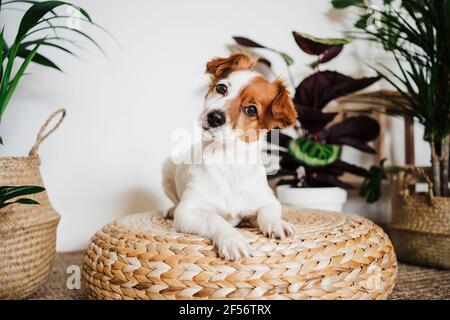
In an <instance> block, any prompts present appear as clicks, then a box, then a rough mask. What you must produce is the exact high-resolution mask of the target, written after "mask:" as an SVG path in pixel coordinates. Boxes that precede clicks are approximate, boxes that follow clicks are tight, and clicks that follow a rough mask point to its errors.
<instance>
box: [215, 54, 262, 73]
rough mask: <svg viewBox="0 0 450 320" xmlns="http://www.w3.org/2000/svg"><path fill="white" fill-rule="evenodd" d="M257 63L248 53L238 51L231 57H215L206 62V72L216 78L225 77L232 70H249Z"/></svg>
mask: <svg viewBox="0 0 450 320" xmlns="http://www.w3.org/2000/svg"><path fill="white" fill-rule="evenodd" d="M255 63H256V59H255V58H254V57H252V56H250V55H248V54H246V53H243V52H237V53H233V54H232V55H230V56H229V57H225V58H214V59H212V60H210V61H209V62H208V63H207V64H206V73H209V74H210V75H212V76H213V77H214V78H224V77H226V76H228V75H229V74H230V73H231V72H232V71H238V70H249V69H251V68H252V67H253V66H254V65H255Z"/></svg>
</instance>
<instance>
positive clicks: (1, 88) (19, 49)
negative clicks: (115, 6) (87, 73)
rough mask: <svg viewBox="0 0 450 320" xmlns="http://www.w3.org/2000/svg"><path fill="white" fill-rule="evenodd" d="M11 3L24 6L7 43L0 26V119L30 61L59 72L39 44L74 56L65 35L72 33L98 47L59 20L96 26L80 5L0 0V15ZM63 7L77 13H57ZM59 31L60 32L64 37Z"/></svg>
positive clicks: (29, 0)
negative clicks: (18, 22) (76, 20)
mask: <svg viewBox="0 0 450 320" xmlns="http://www.w3.org/2000/svg"><path fill="white" fill-rule="evenodd" d="M13 5H26V6H28V9H27V10H26V11H25V13H24V14H23V16H22V19H21V21H20V24H19V27H18V30H17V33H16V35H15V37H14V39H13V40H12V42H11V43H8V41H7V40H6V39H5V37H4V35H5V32H4V31H5V26H4V25H0V121H1V119H2V115H3V114H4V112H5V110H6V107H7V106H8V103H9V102H10V100H11V98H12V96H13V94H14V92H15V90H16V88H17V85H18V83H19V81H20V80H21V79H22V77H23V76H24V75H25V71H26V70H27V68H28V67H29V65H30V64H31V63H36V64H39V65H43V66H46V67H49V68H52V69H55V70H58V71H61V68H59V67H58V66H57V65H56V64H55V63H54V62H53V61H52V60H51V59H49V58H47V57H45V56H44V55H42V54H40V53H39V51H40V50H41V49H42V48H43V47H50V48H53V49H55V50H58V51H60V52H63V53H67V54H70V55H74V53H73V51H72V50H73V49H72V46H73V45H76V43H75V41H74V40H73V39H71V38H68V36H69V35H74V36H81V37H84V38H86V39H88V40H89V41H90V42H92V43H93V44H94V45H95V46H97V47H98V48H99V49H100V50H102V49H101V47H100V46H99V45H98V44H97V43H96V42H95V41H94V39H93V38H92V37H90V36H89V35H88V34H86V33H85V32H83V31H81V30H78V29H74V28H70V27H69V26H68V25H67V24H64V23H63V22H67V19H78V20H81V21H83V22H86V23H88V24H90V25H95V26H97V25H96V24H94V22H93V21H92V19H91V17H90V16H89V14H88V13H87V12H86V11H85V10H84V9H83V8H80V7H78V6H75V5H73V4H70V3H68V2H64V1H32V0H7V1H2V0H0V15H1V14H3V13H4V11H6V10H7V9H15V8H12V7H11V6H13ZM64 6H65V7H70V8H71V9H72V10H74V11H75V12H76V13H78V14H79V16H75V15H74V16H72V15H64V14H60V13H58V12H57V10H58V9H59V7H64ZM59 32H64V36H63V35H60V34H59ZM14 70H16V71H15V72H14ZM0 143H2V140H1V137H0Z"/></svg>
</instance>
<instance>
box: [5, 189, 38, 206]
mask: <svg viewBox="0 0 450 320" xmlns="http://www.w3.org/2000/svg"><path fill="white" fill-rule="evenodd" d="M44 190H45V188H43V187H40V186H3V187H0V202H4V201H6V200H9V199H12V198H15V197H20V196H25V195H30V194H36V193H40V192H42V191H44Z"/></svg>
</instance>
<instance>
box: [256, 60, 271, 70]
mask: <svg viewBox="0 0 450 320" xmlns="http://www.w3.org/2000/svg"><path fill="white" fill-rule="evenodd" d="M258 62H259V63H262V64H264V65H266V66H267V67H268V68H271V67H272V63H270V61H269V60H267V59H265V58H258Z"/></svg>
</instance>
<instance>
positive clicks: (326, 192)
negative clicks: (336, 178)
mask: <svg viewBox="0 0 450 320" xmlns="http://www.w3.org/2000/svg"><path fill="white" fill-rule="evenodd" d="M276 194H277V197H278V199H279V200H280V201H281V203H282V204H284V205H287V206H290V207H297V208H310V209H321V210H331V211H340V212H342V211H343V210H342V209H343V207H344V204H345V202H346V201H347V191H345V190H344V189H341V188H294V187H291V186H288V185H281V186H278V187H277V188H276Z"/></svg>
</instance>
